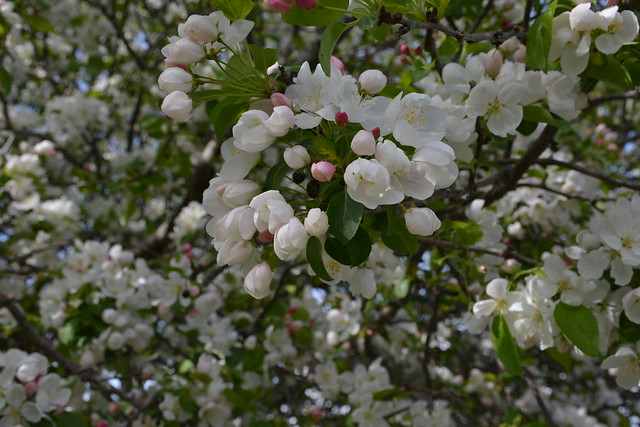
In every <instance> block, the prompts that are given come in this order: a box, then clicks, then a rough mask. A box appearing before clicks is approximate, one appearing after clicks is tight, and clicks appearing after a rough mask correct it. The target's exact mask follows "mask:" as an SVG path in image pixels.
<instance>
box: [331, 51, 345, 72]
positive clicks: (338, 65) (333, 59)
mask: <svg viewBox="0 0 640 427" xmlns="http://www.w3.org/2000/svg"><path fill="white" fill-rule="evenodd" d="M331 63H332V64H333V65H334V66H335V67H336V68H337V69H338V71H340V74H344V64H343V63H342V61H340V60H339V59H338V58H336V57H335V56H333V55H332V56H331Z"/></svg>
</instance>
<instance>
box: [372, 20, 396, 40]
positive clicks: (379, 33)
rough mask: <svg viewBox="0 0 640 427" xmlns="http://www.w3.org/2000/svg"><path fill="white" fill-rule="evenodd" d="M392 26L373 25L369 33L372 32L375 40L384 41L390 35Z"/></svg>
mask: <svg viewBox="0 0 640 427" xmlns="http://www.w3.org/2000/svg"><path fill="white" fill-rule="evenodd" d="M390 29H391V26H390V25H389V24H382V25H378V26H376V27H373V28H372V29H371V30H369V34H371V35H372V36H373V38H374V40H375V41H377V42H379V43H382V42H384V41H385V40H387V36H388V35H389V30H390Z"/></svg>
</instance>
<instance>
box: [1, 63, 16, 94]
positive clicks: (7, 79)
mask: <svg viewBox="0 0 640 427" xmlns="http://www.w3.org/2000/svg"><path fill="white" fill-rule="evenodd" d="M12 82H13V79H12V78H11V74H9V72H8V71H7V70H5V69H4V68H2V67H0V90H1V91H2V92H3V93H5V94H7V93H9V91H10V90H11V83H12Z"/></svg>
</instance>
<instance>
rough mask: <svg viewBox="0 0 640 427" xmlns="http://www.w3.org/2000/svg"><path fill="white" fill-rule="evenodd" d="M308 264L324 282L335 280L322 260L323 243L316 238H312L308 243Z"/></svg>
mask: <svg viewBox="0 0 640 427" xmlns="http://www.w3.org/2000/svg"><path fill="white" fill-rule="evenodd" d="M307 262H308V263H309V265H310V266H311V268H312V269H313V271H314V272H315V273H316V274H317V275H318V277H319V278H321V279H322V280H326V281H327V282H330V281H332V280H333V278H332V277H331V276H330V275H329V272H327V269H326V268H325V266H324V260H323V259H322V242H320V239H318V238H317V237H316V236H311V237H310V238H309V240H308V241H307Z"/></svg>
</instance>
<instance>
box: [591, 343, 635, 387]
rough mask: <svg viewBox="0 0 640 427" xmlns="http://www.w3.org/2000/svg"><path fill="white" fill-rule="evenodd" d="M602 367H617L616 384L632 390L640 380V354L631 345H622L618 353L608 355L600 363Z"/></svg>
mask: <svg viewBox="0 0 640 427" xmlns="http://www.w3.org/2000/svg"><path fill="white" fill-rule="evenodd" d="M600 366H601V367H602V369H615V374H614V375H615V376H616V384H618V386H619V387H622V388H624V389H627V390H630V389H632V388H633V387H636V386H637V385H638V383H639V382H640V364H639V363H638V355H637V354H636V353H635V352H634V351H633V350H632V349H630V348H629V347H620V348H619V349H618V351H616V354H614V355H612V356H609V357H607V358H606V359H604V360H603V361H602V365H600Z"/></svg>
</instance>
